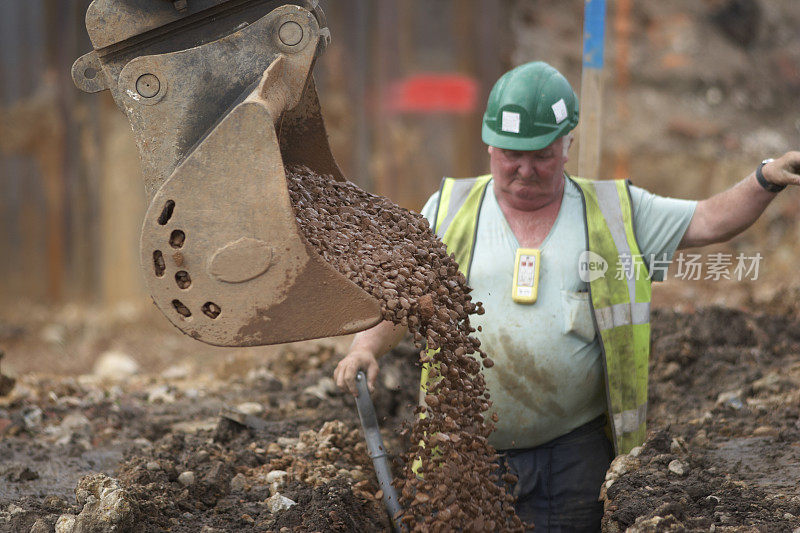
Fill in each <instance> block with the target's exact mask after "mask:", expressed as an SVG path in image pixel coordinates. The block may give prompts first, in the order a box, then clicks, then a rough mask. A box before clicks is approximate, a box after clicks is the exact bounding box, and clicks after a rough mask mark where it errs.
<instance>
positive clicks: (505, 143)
mask: <svg viewBox="0 0 800 533" xmlns="http://www.w3.org/2000/svg"><path fill="white" fill-rule="evenodd" d="M578 115H579V112H578V97H577V96H575V91H573V90H572V87H571V86H570V84H569V82H568V81H567V79H566V78H565V77H564V76H563V75H562V74H561V73H560V72H559V71H557V70H556V69H554V68H553V67H551V66H550V65H548V64H547V63H544V62H542V61H534V62H532V63H526V64H524V65H520V66H518V67H516V68H514V69H512V70H510V71H508V72H506V73H505V74H503V75H502V76H501V77H500V79H499V80H497V83H495V84H494V87H492V92H491V93H489V101H488V103H487V104H486V113H484V115H483V129H482V132H481V137H482V138H483V142H485V143H486V144H488V145H489V146H496V147H497V148H504V149H506V150H541V149H542V148H544V147H546V146H548V145H549V144H550V143H552V142H553V141H555V140H556V139H558V138H559V137H561V136H562V135H565V134H567V133H568V132H569V131H570V130H572V129H573V128H574V127H575V126H577V125H578Z"/></svg>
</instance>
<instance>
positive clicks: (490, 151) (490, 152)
mask: <svg viewBox="0 0 800 533" xmlns="http://www.w3.org/2000/svg"><path fill="white" fill-rule="evenodd" d="M493 151H494V146H491V145H486V152H487V153H488V154H489V155H492V152H493Z"/></svg>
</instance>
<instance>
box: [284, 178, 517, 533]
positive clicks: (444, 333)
mask: <svg viewBox="0 0 800 533" xmlns="http://www.w3.org/2000/svg"><path fill="white" fill-rule="evenodd" d="M286 175H287V181H288V185H289V192H290V196H291V200H292V204H293V206H294V209H295V214H296V218H297V222H298V224H299V226H300V228H301V230H302V232H303V234H304V235H305V238H306V240H307V241H308V243H309V244H311V246H312V247H313V248H314V249H315V250H316V251H317V252H318V253H319V254H320V255H321V256H322V258H323V259H324V260H325V261H327V262H328V264H330V265H331V266H333V267H334V268H335V269H336V270H338V271H339V272H340V273H341V274H342V275H344V276H345V277H347V278H348V279H349V280H351V281H352V282H353V283H355V284H356V285H358V286H359V287H361V288H362V289H364V290H365V291H366V292H368V293H370V294H371V295H372V296H374V297H375V298H376V299H377V300H379V301H380V302H381V313H382V317H383V319H384V320H388V321H390V322H393V323H394V324H398V325H402V326H407V327H408V329H409V331H410V333H411V334H412V335H413V338H414V344H415V346H416V347H417V349H419V350H420V351H421V359H420V360H421V361H422V362H423V363H430V364H431V368H430V379H429V382H428V386H427V390H426V396H425V403H426V405H425V406H420V407H418V408H417V411H416V412H417V414H421V415H424V417H420V418H418V419H417V420H416V422H415V423H414V425H413V428H411V435H410V439H411V442H412V443H419V444H413V445H412V446H411V448H410V449H409V451H408V452H407V453H406V454H405V456H404V458H403V462H404V465H403V472H402V475H401V476H400V477H399V479H397V480H396V481H395V485H396V486H397V487H398V488H399V489H400V494H401V496H400V499H401V504H402V506H403V508H404V511H405V512H404V515H403V518H402V521H403V523H404V524H405V525H406V526H407V527H408V528H409V529H411V530H413V531H439V530H450V529H461V530H469V531H481V530H486V531H499V530H505V531H514V530H522V523H521V521H520V520H519V518H518V517H517V516H516V514H515V513H514V508H513V498H512V497H511V496H510V495H508V494H507V493H506V492H505V490H504V489H503V488H501V487H500V485H499V484H498V482H499V479H498V476H497V474H496V471H495V470H496V468H497V466H496V460H497V454H496V451H495V450H494V448H493V447H492V446H491V445H489V444H488V441H487V438H488V436H489V434H490V433H491V432H492V431H493V429H494V424H493V423H492V421H488V420H486V419H485V418H484V415H483V413H485V412H486V410H487V409H488V408H489V406H490V399H489V393H488V392H487V391H486V386H485V382H484V378H483V374H482V373H481V362H480V361H481V360H482V361H483V365H484V366H485V367H487V368H488V367H491V366H492V364H493V363H492V361H491V360H490V359H489V358H488V357H487V356H486V354H485V353H484V352H483V351H481V350H480V341H479V340H478V339H477V338H475V337H472V336H471V335H470V334H471V333H473V332H474V331H475V329H474V328H472V327H471V326H470V320H469V315H471V314H474V313H477V314H482V313H483V308H482V306H481V304H480V303H479V302H478V303H474V302H472V298H471V297H470V295H469V292H470V290H471V289H470V288H469V287H468V286H467V283H466V279H465V277H464V275H463V274H461V273H460V272H459V271H458V264H457V263H456V261H455V259H454V258H453V256H452V255H448V253H447V251H446V248H445V246H444V244H443V243H442V242H441V241H439V240H438V239H437V238H436V236H435V235H434V234H433V232H432V231H431V230H430V228H429V225H428V222H427V220H426V219H425V218H424V217H422V216H421V215H418V214H416V213H412V212H410V211H408V210H406V209H403V208H401V207H399V206H397V205H395V204H393V203H392V202H390V201H389V200H387V199H385V198H381V197H379V196H375V195H372V194H370V193H367V192H365V191H363V190H361V189H359V188H358V187H356V186H355V185H354V184H352V183H349V182H336V181H333V180H332V179H330V178H329V177H322V176H319V175H316V174H314V173H313V172H312V171H310V170H309V169H307V168H305V167H288V168H287V169H286ZM426 347H427V349H428V350H438V351H437V352H436V353H435V354H433V355H431V352H430V351H428V352H426V351H425V349H426ZM473 354H474V355H473ZM422 443H425V444H424V445H423V444H422ZM417 459H419V460H420V461H421V464H422V466H421V468H420V470H419V471H418V472H419V474H421V476H420V477H418V476H417V475H415V474H414V472H413V471H412V464H413V463H414V461H416V460H417Z"/></svg>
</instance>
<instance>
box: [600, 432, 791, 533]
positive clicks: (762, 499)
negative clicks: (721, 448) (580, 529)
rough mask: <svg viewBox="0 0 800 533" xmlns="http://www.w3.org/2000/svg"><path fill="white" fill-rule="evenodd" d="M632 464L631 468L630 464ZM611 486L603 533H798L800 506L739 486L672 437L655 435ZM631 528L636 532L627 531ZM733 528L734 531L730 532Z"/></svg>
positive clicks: (619, 466)
mask: <svg viewBox="0 0 800 533" xmlns="http://www.w3.org/2000/svg"><path fill="white" fill-rule="evenodd" d="M626 463H627V464H626ZM615 470H616V472H615V474H621V477H619V478H618V479H616V480H614V479H613V475H610V476H609V477H610V478H611V479H609V481H606V488H605V492H606V498H607V499H606V513H605V517H604V519H603V528H604V529H603V530H604V531H608V532H609V533H611V532H617V531H626V530H627V531H629V532H632V533H633V532H645V531H687V530H688V531H709V530H710V531H714V530H715V529H716V528H720V527H726V526H727V527H726V528H725V529H723V530H724V531H752V530H755V529H757V530H759V531H776V532H778V531H793V530H794V528H795V527H797V525H798V524H800V521H798V519H797V518H795V516H796V515H798V514H800V502H793V501H786V500H783V499H780V498H770V497H769V495H768V494H767V493H765V492H764V491H763V490H760V489H759V488H757V487H754V486H751V485H748V484H747V483H745V482H742V481H739V480H736V479H735V478H733V477H732V476H731V474H729V473H726V472H725V471H724V470H723V469H722V468H720V467H719V465H717V464H715V461H713V458H712V457H710V456H709V454H708V453H707V452H705V451H702V450H694V449H689V448H687V447H686V444H685V442H683V440H682V439H680V438H677V439H675V438H672V435H671V433H670V431H669V430H668V429H667V430H661V431H659V432H656V433H655V434H652V435H651V436H650V438H649V439H648V441H647V442H646V443H645V445H644V447H643V448H641V451H640V452H639V450H637V452H635V453H632V454H631V455H630V456H622V457H619V458H617V459H616V460H615V462H614V464H613V465H612V467H611V471H612V472H614V471H615ZM627 528H631V529H627ZM728 528H730V529H728Z"/></svg>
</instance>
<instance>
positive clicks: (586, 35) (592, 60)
mask: <svg viewBox="0 0 800 533" xmlns="http://www.w3.org/2000/svg"><path fill="white" fill-rule="evenodd" d="M605 33H606V0H586V4H585V6H584V9H583V66H584V68H596V69H601V68H603V49H604V42H605Z"/></svg>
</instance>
